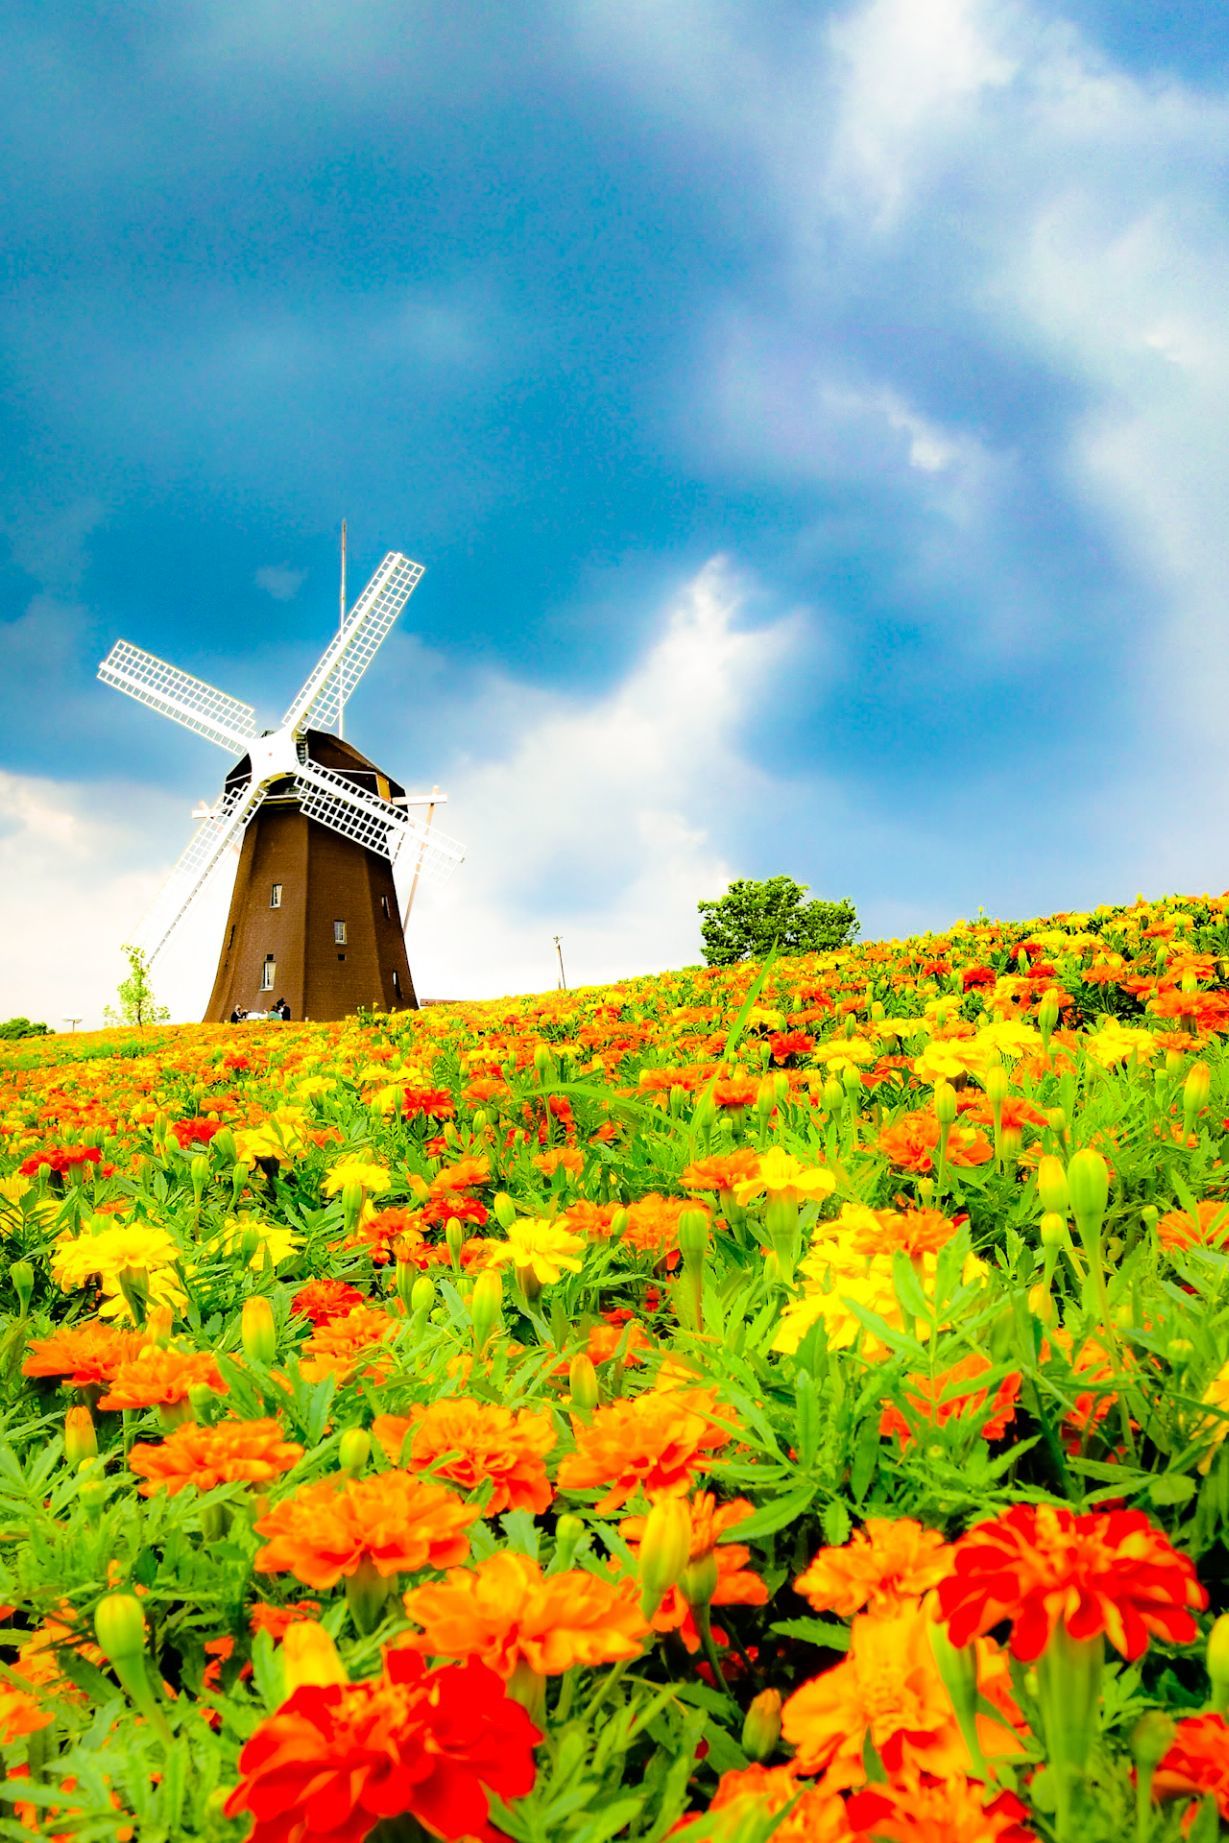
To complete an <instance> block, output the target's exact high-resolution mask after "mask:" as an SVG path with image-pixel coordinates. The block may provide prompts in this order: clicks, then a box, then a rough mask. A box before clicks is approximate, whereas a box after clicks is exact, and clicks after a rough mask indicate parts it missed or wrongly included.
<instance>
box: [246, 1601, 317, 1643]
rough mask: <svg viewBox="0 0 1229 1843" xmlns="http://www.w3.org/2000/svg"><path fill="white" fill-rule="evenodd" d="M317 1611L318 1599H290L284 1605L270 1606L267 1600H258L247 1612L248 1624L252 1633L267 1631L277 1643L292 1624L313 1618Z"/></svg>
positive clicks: (299, 1623)
mask: <svg viewBox="0 0 1229 1843" xmlns="http://www.w3.org/2000/svg"><path fill="white" fill-rule="evenodd" d="M319 1612H320V1602H319V1600H291V1601H289V1602H288V1604H287V1605H285V1606H271V1605H270V1604H269V1603H268V1601H267V1600H258V1601H257V1602H256V1605H255V1606H254V1607H253V1608H252V1610H251V1612H250V1613H249V1614H248V1625H249V1627H250V1628H251V1630H252V1632H254V1633H255V1632H268V1634H269V1636H270V1638H272V1639H273V1641H274V1643H277V1641H278V1640H279V1639H282V1638H285V1636H286V1634H287V1632H288V1631H289V1630H290V1628H291V1626H292V1625H301V1624H302V1623H303V1621H304V1620H305V1619H315V1618H316V1617H317V1615H318V1614H319Z"/></svg>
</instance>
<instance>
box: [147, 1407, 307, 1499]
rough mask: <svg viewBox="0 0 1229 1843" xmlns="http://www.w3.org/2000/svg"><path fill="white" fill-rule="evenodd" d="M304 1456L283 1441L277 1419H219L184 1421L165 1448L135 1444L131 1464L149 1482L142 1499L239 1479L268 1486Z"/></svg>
mask: <svg viewBox="0 0 1229 1843" xmlns="http://www.w3.org/2000/svg"><path fill="white" fill-rule="evenodd" d="M302 1457H303V1448H302V1447H301V1446H299V1445H298V1444H297V1442H295V1441H294V1440H287V1439H284V1438H283V1435H282V1428H281V1424H280V1423H279V1422H278V1421H275V1420H272V1419H269V1420H256V1421H240V1420H233V1421H217V1422H216V1423H215V1424H214V1425H213V1426H212V1427H200V1426H198V1425H197V1423H196V1422H195V1421H185V1422H184V1424H183V1426H182V1427H177V1428H176V1429H175V1431H174V1433H172V1434H168V1435H167V1437H166V1439H165V1440H164V1441H163V1442H162V1444H161V1446H148V1445H144V1444H141V1445H137V1446H134V1447H133V1449H132V1451H131V1452H130V1453H129V1455H128V1464H129V1465H130V1466H131V1468H132V1470H133V1471H134V1472H135V1473H136V1475H137V1477H138V1478H143V1479H144V1480H145V1483H144V1484H143V1485H142V1486H141V1496H142V1497H152V1496H153V1494H154V1492H155V1491H157V1490H159V1489H160V1488H163V1489H165V1490H166V1491H167V1492H168V1493H169V1495H170V1496H171V1497H174V1496H175V1495H176V1493H177V1492H179V1491H182V1490H183V1489H184V1487H185V1485H195V1486H196V1487H197V1489H198V1491H212V1490H213V1488H214V1486H215V1485H229V1484H234V1483H236V1481H238V1480H244V1481H246V1482H247V1483H249V1484H258V1485H267V1484H270V1483H271V1482H272V1481H273V1479H275V1478H280V1476H281V1474H282V1473H283V1472H288V1471H289V1470H290V1468H291V1466H292V1465H295V1464H297V1462H298V1461H299V1460H300V1459H301V1458H302Z"/></svg>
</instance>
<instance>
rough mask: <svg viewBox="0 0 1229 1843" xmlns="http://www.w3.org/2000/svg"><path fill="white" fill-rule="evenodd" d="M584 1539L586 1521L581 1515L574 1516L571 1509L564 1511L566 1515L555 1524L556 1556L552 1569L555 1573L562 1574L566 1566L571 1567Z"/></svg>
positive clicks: (552, 1562)
mask: <svg viewBox="0 0 1229 1843" xmlns="http://www.w3.org/2000/svg"><path fill="white" fill-rule="evenodd" d="M582 1541H584V1522H582V1520H580V1517H573V1513H571V1511H564V1515H562V1517H560V1519H558V1522H556V1524H555V1557H553V1561H551V1570H553V1572H555V1574H562V1572H564V1570H566V1568H569V1567H571V1563H573V1561H575V1557H577V1550H579V1548H580V1543H582Z"/></svg>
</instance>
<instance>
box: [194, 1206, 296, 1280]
mask: <svg viewBox="0 0 1229 1843" xmlns="http://www.w3.org/2000/svg"><path fill="white" fill-rule="evenodd" d="M250 1234H255V1235H256V1236H257V1238H258V1240H257V1245H256V1247H255V1248H254V1249H253V1251H252V1257H251V1259H250V1260H249V1262H248V1266H249V1267H250V1268H251V1270H252V1272H253V1273H260V1272H261V1271H262V1269H263V1268H264V1267H265V1265H266V1263H268V1264H271V1265H272V1266H274V1267H276V1266H277V1264H278V1262H279V1261H285V1260H288V1259H289V1257H290V1256H291V1255H292V1254H297V1253H298V1251H299V1249H300V1247H301V1246H302V1237H301V1236H299V1235H296V1234H295V1232H294V1230H293V1229H288V1228H286V1227H285V1225H284V1224H282V1223H280V1222H259V1221H257V1220H256V1219H255V1218H254V1217H251V1216H228V1217H227V1218H226V1224H225V1226H224V1228H223V1229H222V1232H221V1234H220V1235H218V1236H215V1238H214V1240H213V1241H212V1242H211V1243H210V1252H211V1253H213V1252H217V1253H219V1254H239V1253H240V1252H241V1251H242V1248H243V1243H244V1238H245V1237H246V1236H248V1235H250Z"/></svg>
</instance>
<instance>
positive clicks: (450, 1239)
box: [444, 1216, 465, 1267]
mask: <svg viewBox="0 0 1229 1843" xmlns="http://www.w3.org/2000/svg"><path fill="white" fill-rule="evenodd" d="M444 1244H445V1246H446V1247H447V1249H448V1258H449V1260H450V1261H451V1262H452V1264H453V1266H454V1267H460V1265H461V1250H462V1248H463V1247H464V1246H465V1230H464V1229H463V1228H462V1226H461V1219H460V1217H459V1216H450V1217H449V1218H448V1221H447V1222H446V1223H445V1225H444Z"/></svg>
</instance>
